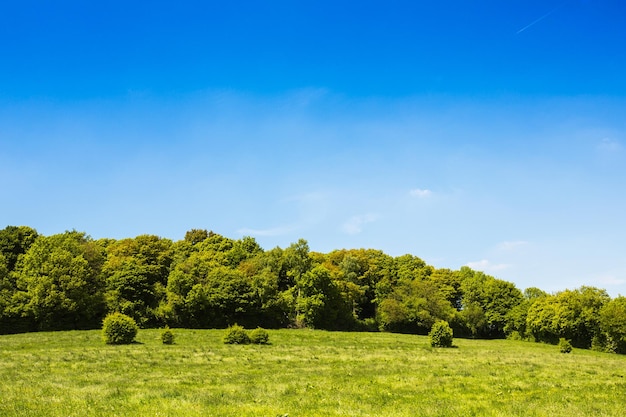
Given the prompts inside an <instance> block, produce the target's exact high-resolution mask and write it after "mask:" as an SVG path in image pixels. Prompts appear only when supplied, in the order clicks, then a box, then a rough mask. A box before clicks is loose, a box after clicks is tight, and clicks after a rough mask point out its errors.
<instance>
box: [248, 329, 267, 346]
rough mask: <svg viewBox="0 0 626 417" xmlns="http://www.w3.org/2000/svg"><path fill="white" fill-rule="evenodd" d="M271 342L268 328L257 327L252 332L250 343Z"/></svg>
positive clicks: (261, 343) (264, 343)
mask: <svg viewBox="0 0 626 417" xmlns="http://www.w3.org/2000/svg"><path fill="white" fill-rule="evenodd" d="M269 342H270V335H269V333H267V330H265V329H262V328H260V327H257V328H256V329H254V330H252V331H251V332H250V343H254V344H256V345H267V344H269Z"/></svg>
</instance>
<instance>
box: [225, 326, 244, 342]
mask: <svg viewBox="0 0 626 417" xmlns="http://www.w3.org/2000/svg"><path fill="white" fill-rule="evenodd" d="M224 343H225V344H227V345H247V344H249V343H250V336H249V335H248V332H247V331H246V329H244V328H243V327H242V326H240V325H238V324H233V325H232V326H230V327H228V328H227V329H226V333H225V334H224Z"/></svg>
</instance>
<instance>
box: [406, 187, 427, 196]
mask: <svg viewBox="0 0 626 417" xmlns="http://www.w3.org/2000/svg"><path fill="white" fill-rule="evenodd" d="M409 194H410V195H412V196H413V197H419V198H426V197H430V196H431V195H432V191H430V190H427V189H421V188H415V189H413V190H411V191H409Z"/></svg>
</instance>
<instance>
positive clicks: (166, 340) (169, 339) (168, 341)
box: [161, 327, 174, 345]
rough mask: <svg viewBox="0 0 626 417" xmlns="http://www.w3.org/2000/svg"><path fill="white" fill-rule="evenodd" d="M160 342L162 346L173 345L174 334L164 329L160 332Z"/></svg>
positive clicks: (168, 329) (167, 328) (166, 328)
mask: <svg viewBox="0 0 626 417" xmlns="http://www.w3.org/2000/svg"><path fill="white" fill-rule="evenodd" d="M161 342H163V344H164V345H172V344H174V333H172V330H171V329H170V328H169V327H165V329H163V330H162V331H161Z"/></svg>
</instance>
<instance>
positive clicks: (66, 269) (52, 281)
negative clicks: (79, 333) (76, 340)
mask: <svg viewBox="0 0 626 417" xmlns="http://www.w3.org/2000/svg"><path fill="white" fill-rule="evenodd" d="M103 262H104V253H103V250H102V248H101V247H100V246H98V244H97V243H96V242H94V241H93V240H92V239H91V238H90V237H88V236H87V235H85V234H84V233H79V232H76V231H72V232H65V233H63V234H58V235H52V236H48V237H43V236H40V237H39V238H37V239H36V240H35V242H34V243H33V244H32V245H31V246H30V248H29V249H28V251H27V252H26V253H25V254H24V255H23V256H21V257H20V261H19V263H18V264H17V266H16V270H15V272H14V276H15V293H14V295H13V301H19V304H18V305H17V306H15V308H16V309H17V311H19V312H20V314H21V315H22V317H25V318H29V319H31V320H32V321H33V323H34V325H35V326H36V328H37V329H40V330H49V329H81V328H94V327H96V326H97V323H98V322H99V321H100V320H101V319H102V317H103V316H104V299H103V289H104V282H103V280H102V274H101V270H102V264H103Z"/></svg>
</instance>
